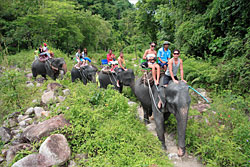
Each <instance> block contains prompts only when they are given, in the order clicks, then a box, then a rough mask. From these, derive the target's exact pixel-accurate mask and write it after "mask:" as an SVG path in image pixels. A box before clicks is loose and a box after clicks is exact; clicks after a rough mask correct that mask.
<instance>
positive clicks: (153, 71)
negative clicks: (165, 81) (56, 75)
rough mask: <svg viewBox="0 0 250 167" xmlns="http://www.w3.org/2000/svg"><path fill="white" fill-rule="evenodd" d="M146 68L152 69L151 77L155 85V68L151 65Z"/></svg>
mask: <svg viewBox="0 0 250 167" xmlns="http://www.w3.org/2000/svg"><path fill="white" fill-rule="evenodd" d="M148 67H149V68H152V76H153V79H154V82H155V83H156V82H157V81H156V73H155V67H154V65H153V64H150V65H149V66H148Z"/></svg>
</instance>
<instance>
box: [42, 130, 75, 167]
mask: <svg viewBox="0 0 250 167" xmlns="http://www.w3.org/2000/svg"><path fill="white" fill-rule="evenodd" d="M39 153H40V154H42V155H44V156H45V158H46V159H49V160H50V161H51V162H52V163H53V165H62V164H64V163H65V162H67V161H68V160H69V158H70V154H71V151H70V148H69V145H68V142H67V139H66V138H65V136H64V135H62V134H54V135H51V136H50V137H48V138H47V139H46V140H45V141H44V142H43V143H42V145H41V147H40V149H39Z"/></svg>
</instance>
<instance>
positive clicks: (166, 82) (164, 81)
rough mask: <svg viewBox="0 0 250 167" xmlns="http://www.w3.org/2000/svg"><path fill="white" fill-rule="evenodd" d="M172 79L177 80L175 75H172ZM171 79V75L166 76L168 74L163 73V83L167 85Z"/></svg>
mask: <svg viewBox="0 0 250 167" xmlns="http://www.w3.org/2000/svg"><path fill="white" fill-rule="evenodd" d="M174 79H176V80H178V78H177V76H174ZM171 80H172V77H171V76H168V75H164V78H163V85H167V84H168V83H169V81H171Z"/></svg>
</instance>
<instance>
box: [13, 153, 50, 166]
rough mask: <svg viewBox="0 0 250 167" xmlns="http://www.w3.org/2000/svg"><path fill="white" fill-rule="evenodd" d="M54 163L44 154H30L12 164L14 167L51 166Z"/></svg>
mask: <svg viewBox="0 0 250 167" xmlns="http://www.w3.org/2000/svg"><path fill="white" fill-rule="evenodd" d="M52 165H53V164H52V163H51V162H50V160H48V159H46V158H45V156H44V155H42V154H30V155H28V156H26V157H24V158H22V159H20V160H19V161H17V162H16V163H14V164H13V165H12V167H50V166H52Z"/></svg>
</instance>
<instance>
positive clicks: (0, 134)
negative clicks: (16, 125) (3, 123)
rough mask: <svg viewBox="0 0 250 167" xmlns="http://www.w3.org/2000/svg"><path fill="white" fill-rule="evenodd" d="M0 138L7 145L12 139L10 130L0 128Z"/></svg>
mask: <svg viewBox="0 0 250 167" xmlns="http://www.w3.org/2000/svg"><path fill="white" fill-rule="evenodd" d="M0 138H1V140H2V141H3V142H4V143H8V142H9V141H10V140H11V139H12V134H11V131H10V129H8V128H5V127H0Z"/></svg>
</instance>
